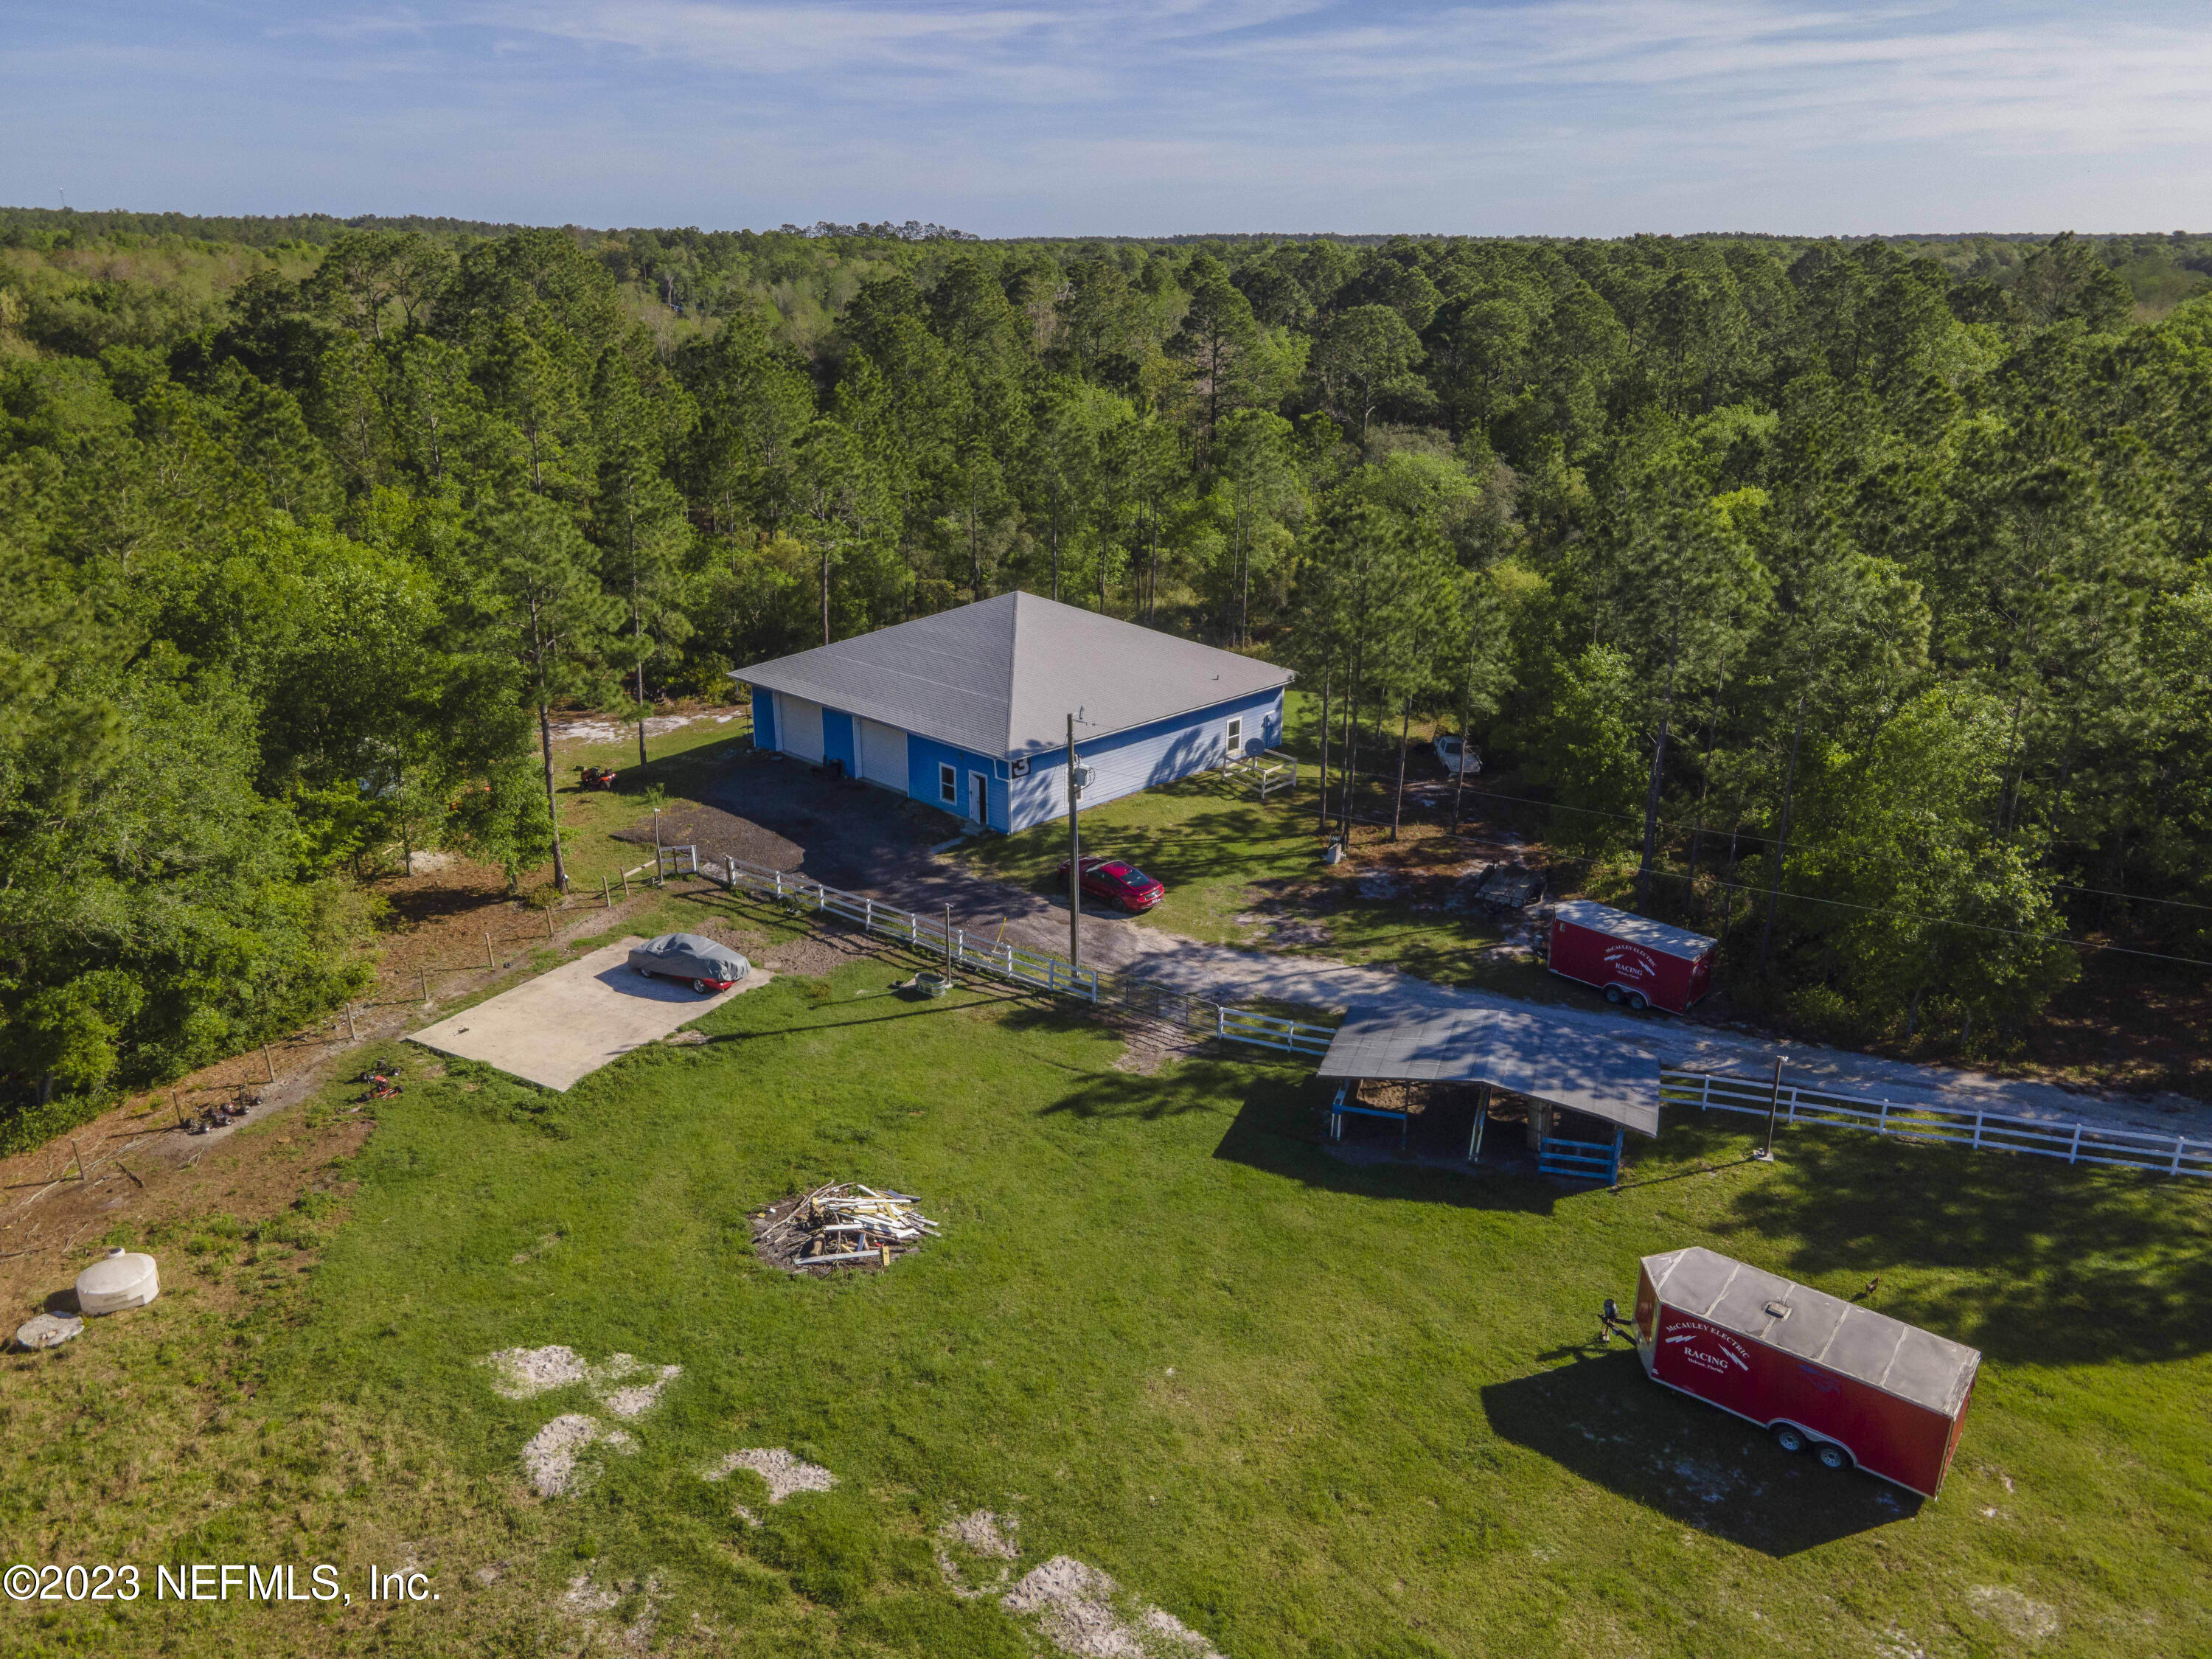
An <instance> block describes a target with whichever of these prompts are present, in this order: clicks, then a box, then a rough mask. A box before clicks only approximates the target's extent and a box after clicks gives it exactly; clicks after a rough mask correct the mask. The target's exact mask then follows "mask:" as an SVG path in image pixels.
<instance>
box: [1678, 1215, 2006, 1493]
mask: <svg viewBox="0 0 2212 1659" xmlns="http://www.w3.org/2000/svg"><path fill="white" fill-rule="evenodd" d="M1636 1351H1637V1352H1638V1355H1639V1356H1641V1357H1642V1358H1643V1361H1644V1371H1645V1372H1646V1374H1647V1375H1649V1376H1650V1377H1651V1379H1652V1380H1653V1381H1654V1382H1656V1383H1665V1384H1666V1385H1667V1386H1668V1388H1670V1389H1680V1390H1681V1391H1682V1392H1683V1393H1684V1394H1689V1395H1696V1396H1697V1397H1698V1398H1699V1399H1700V1400H1703V1401H1708V1402H1709V1403H1711V1404H1712V1405H1716V1406H1718V1407H1720V1408H1721V1409H1722V1410H1723V1411H1726V1412H1733V1413H1735V1415H1737V1416H1738V1417H1741V1418H1745V1419H1748V1420H1749V1421H1751V1422H1753V1423H1756V1424H1758V1425H1759V1426H1760V1427H1761V1428H1763V1429H1766V1430H1769V1431H1771V1432H1772V1434H1773V1436H1774V1437H1775V1440H1776V1441H1777V1442H1778V1443H1779V1444H1780V1445H1781V1446H1782V1448H1783V1449H1784V1450H1785V1451H1803V1450H1806V1449H1811V1450H1812V1451H1813V1452H1814V1454H1815V1455H1818V1456H1819V1458H1820V1462H1823V1463H1825V1464H1826V1465H1827V1466H1828V1467H1829V1468H1838V1469H1840V1468H1852V1467H1854V1466H1856V1467H1857V1468H1862V1469H1864V1470H1865V1471H1866V1472H1867V1473H1868V1474H1878V1475H1880V1476H1881V1478H1882V1479H1883V1480H1894V1481H1895V1482H1896V1483H1897V1484H1898V1485H1899V1486H1904V1487H1906V1488H1908V1489H1910V1490H1911V1491H1913V1492H1921V1493H1924V1494H1925V1495H1926V1496H1928V1497H1929V1498H1933V1497H1934V1496H1935V1495H1936V1492H1938V1491H1940V1490H1941V1489H1942V1485H1943V1475H1944V1472H1945V1471H1946V1470H1948V1468H1950V1467H1951V1454H1952V1452H1953V1450H1954V1449H1955V1448H1956V1447H1957V1446H1958V1443H1959V1430H1960V1426H1961V1425H1963V1424H1964V1423H1965V1422H1966V1402H1967V1401H1969V1400H1970V1399H1971V1398H1972V1396H1973V1392H1974V1374H1975V1372H1976V1371H1977V1370H1978V1369H1979V1368H1980V1366H1981V1363H1982V1356H1981V1355H1980V1354H1979V1353H1978V1352H1976V1351H1975V1350H1974V1349H1972V1348H1969V1347H1967V1346H1965V1345H1964V1344H1962V1343H1958V1342H1954V1341H1952V1340H1950V1339H1948V1337H1941V1336H1937V1335H1936V1334H1934V1333H1933V1332H1930V1331H1923V1330H1922V1329H1921V1328H1919V1327H1917V1326H1916V1325H1908V1324H1906V1323H1905V1322H1904V1321H1902V1320H1899V1319H1892V1318H1891V1317H1889V1316H1888V1315H1887V1314H1878V1313H1875V1311H1873V1310H1871V1309H1869V1308H1862V1307H1858V1306H1857V1305H1855V1304H1851V1303H1849V1302H1845V1301H1844V1300H1842V1299H1841V1298H1840V1297H1832V1296H1829V1295H1827V1294H1826V1293H1825V1292H1823V1291H1814V1290H1808V1289H1807V1288H1806V1287H1805V1286H1804V1285H1797V1284H1793V1283H1792V1282H1790V1280H1789V1279H1784V1278H1782V1277H1780V1276H1779V1275H1778V1274H1776V1273H1764V1272H1762V1271H1760V1270H1759V1268H1757V1267H1747V1266H1746V1265H1745V1264H1744V1263H1742V1262H1741V1261H1730V1260H1729V1258H1728V1257H1727V1256H1724V1255H1715V1254H1714V1253H1713V1252H1712V1251H1711V1250H1707V1249H1699V1248H1697V1247H1695V1246H1692V1248H1690V1249H1682V1250H1673V1251H1669V1252H1668V1254H1667V1255H1647V1256H1645V1257H1644V1272H1643V1274H1642V1277H1641V1279H1640V1280H1639V1282H1638V1285H1637V1287H1636Z"/></svg>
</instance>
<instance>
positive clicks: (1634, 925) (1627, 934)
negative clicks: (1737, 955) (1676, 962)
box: [1553, 899, 1719, 962]
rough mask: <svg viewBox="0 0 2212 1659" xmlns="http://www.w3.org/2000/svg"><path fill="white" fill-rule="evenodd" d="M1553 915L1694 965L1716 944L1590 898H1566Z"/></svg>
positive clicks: (1592, 930) (1661, 922)
mask: <svg viewBox="0 0 2212 1659" xmlns="http://www.w3.org/2000/svg"><path fill="white" fill-rule="evenodd" d="M1553 915H1556V916H1558V917H1559V920H1560V921H1571V922H1572V923H1574V924H1575V926H1576V927H1587V928H1589V930H1590V931H1591V932H1592V933H1604V934H1606V935H1607V936H1608V937H1609V938H1613V939H1626V940H1627V941H1628V942H1629V943H1630V944H1632V945H1643V946H1644V948H1645V949H1647V950H1651V951H1659V952H1660V953H1661V954H1662V955H1664V956H1670V957H1682V958H1683V959H1684V960H1685V961H1688V962H1695V961H1696V960H1697V959H1698V958H1699V957H1701V956H1703V955H1705V952H1706V951H1710V950H1711V949H1712V948H1713V946H1714V945H1716V944H1717V943H1719V941H1718V940H1717V939H1707V938H1706V937H1705V935H1704V934H1703V933H1692V932H1691V931H1690V930H1689V929H1688V928H1686V927H1668V925H1667V924H1666V923H1665V922H1663V921H1652V920H1651V918H1650V917H1649V916H1639V915H1637V914H1636V913H1635V912H1634V911H1632V910H1616V909H1614V908H1613V907H1612V906H1611V905H1609V904H1599V903H1596V902H1594V901H1592V900H1589V899H1568V900H1567V901H1565V902H1564V903H1561V904H1559V905H1558V906H1557V907H1555V908H1554V909H1553Z"/></svg>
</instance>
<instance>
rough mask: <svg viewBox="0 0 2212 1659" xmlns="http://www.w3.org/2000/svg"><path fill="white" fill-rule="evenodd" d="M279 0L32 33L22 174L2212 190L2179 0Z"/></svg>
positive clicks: (1550, 214)
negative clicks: (2120, 2) (2121, 11)
mask: <svg viewBox="0 0 2212 1659" xmlns="http://www.w3.org/2000/svg"><path fill="white" fill-rule="evenodd" d="M184 3H185V5H186V6H187V7H190V6H191V4H192V3H193V0H184ZM248 3H249V4H250V3H251V0H248ZM264 5H265V6H268V7H269V9H268V10H267V12H266V13H265V15H262V16H259V17H255V16H252V15H241V14H240V13H239V12H235V11H233V10H230V9H214V8H212V7H210V9H205V10H192V9H187V10H185V11H178V10H175V9H161V10H156V9H155V5H154V0H122V3H121V4H120V5H119V6H118V9H116V10H114V11H110V10H109V9H84V10H81V11H80V12H78V13H75V14H70V15H68V16H67V18H65V19H64V17H63V15H61V14H58V13H55V14H52V15H47V16H44V17H42V18H41V19H40V20H37V21H33V24H32V25H31V26H30V27H27V28H25V29H22V30H20V31H19V32H18V34H17V36H16V38H15V40H14V42H13V43H12V46H11V55H10V73H9V84H10V91H11V93H12V94H14V95H13V97H12V98H11V100H9V101H10V102H11V104H12V106H13V107H12V108H9V109H7V110H4V111H0V191H5V192H6V193H7V194H9V195H11V196H12V197H14V198H15V199H18V200H39V199H51V181H49V180H48V179H46V176H45V170H46V168H47V167H49V165H50V164H57V165H58V163H60V162H66V165H67V169H68V170H69V171H70V175H71V177H72V178H81V177H82V175H83V174H84V173H87V172H91V173H94V174H95V175H96V176H98V177H99V178H100V179H103V180H106V181H110V182H108V183H107V185H106V191H107V193H108V194H109V196H110V197H111V199H117V200H122V199H125V198H126V197H128V198H131V199H137V200H141V201H145V200H146V192H147V191H148V190H149V189H155V188H158V187H159V181H161V180H163V179H178V178H189V179H192V180H193V181H194V189H195V191H196V193H197V192H199V191H203V190H204V188H205V187H206V186H205V184H204V181H206V180H209V179H214V180H217V181H221V180H222V179H225V178H229V179H234V180H236V181H238V185H239V187H240V189H241V191H242V190H243V189H245V188H246V187H249V186H250V188H251V189H252V190H253V191H257V192H260V193H261V195H262V196H263V197H264V204H265V197H266V195H267V194H268V193H269V192H278V193H285V192H289V204H303V203H302V201H301V195H300V192H301V191H313V192H314V193H315V195H317V196H318V197H325V196H326V194H327V192H328V191H329V190H330V188H331V183H332V181H333V180H348V181H349V182H350V184H351V185H353V187H354V188H355V190H356V199H358V192H360V191H373V192H374V195H375V196H376V197H377V200H378V202H379V204H380V205H381V206H385V207H394V206H399V205H403V204H404V205H412V203H411V202H407V201H405V200H404V198H407V197H410V192H416V191H437V192H439V199H438V200H437V202H436V203H435V206H436V207H437V208H438V209H440V210H445V211H452V212H465V213H471V214H480V215H483V216H520V217H533V218H538V219H545V218H552V219H563V218H580V219H590V220H592V221H593V222H610V221H615V222H641V221H645V220H658V221H659V222H702V223H703V222H722V223H743V222H750V223H754V224H759V223H763V222H769V223H773V222H777V221H778V220H779V219H781V218H784V217H790V218H799V219H805V218H811V217H814V216H817V215H823V216H835V217H840V218H849V217H857V216H864V215H865V216H884V215H889V216H892V217H897V218H904V217H908V216H921V217H933V218H937V219H939V220H940V221H944V222H959V223H963V224H966V225H969V226H970V227H972V228H978V229H983V230H987V231H992V232H997V233H1002V234H1010V233H1012V232H1016V231H1019V230H1022V229H1025V228H1036V229H1041V230H1042V229H1051V230H1058V231H1074V230H1081V229H1085V228H1095V229H1100V230H1124V231H1128V230H1149V229H1162V228H1203V227H1205V226H1206V225H1209V224H1211V225H1216V226H1218V225H1223V224H1243V225H1256V224H1262V223H1272V224H1273V225H1275V226H1277V227H1279V228H1297V227H1301V226H1304V227H1315V226H1334V227H1339V228H1387V227H1389V226H1392V225H1397V226H1407V227H1415V228H1434V229H1521V228H1529V229H1534V228H1543V229H1553V230H1577V229H1583V230H1588V231H1590V232H1592V233H1598V232H1601V231H1603V230H1606V229H1609V228H1619V227H1620V226H1621V225H1622V224H1623V223H1627V224H1635V223H1638V222H1649V221H1648V220H1646V221H1639V220H1638V216H1639V215H1646V216H1656V218H1657V219H1658V220H1659V222H1658V223H1656V224H1654V225H1653V227H1652V228H1693V227H1695V226H1699V225H1704V226H1711V225H1716V224H1734V225H1739V226H1741V227H1743V228H1838V229H1842V228H1877V227H1875V226H1872V225H1869V223H1868V221H1869V220H1870V219H1872V220H1880V219H1882V218H1884V217H1885V216H1891V217H1890V218H1889V222H1890V223H1891V224H1893V225H1894V224H1898V223H1911V224H1917V225H1921V226H1926V225H1933V224H1938V223H1942V222H1954V223H1963V222H1971V223H1975V224H1979V225H1984V226H1987V225H1992V224H2001V223H2004V222H2021V218H2022V216H2027V220H2028V221H2029V222H2036V223H2041V224H2048V225H2055V224H2057V223H2060V222H2077V223H2082V224H2083V228H2092V227H2091V223H2090V220H2091V219H2092V218H2097V219H2103V220H2104V222H2105V223H2106V224H2110V223H2112V222H2114V221H2112V220H2110V219H2105V218H2104V216H2106V215H2119V216H2121V217H2120V218H2119V219H2118V221H2117V222H2118V223H2122V224H2126V223H2129V222H2134V221H2140V222H2154V221H2156V222H2171V221H2173V220H2176V219H2180V220H2184V221H2186V220H2191V219H2195V220H2198V221H2202V220H2203V219H2205V218H2206V217H2207V216H2208V215H2207V211H2206V210H2207V209H2208V208H2212V194H2208V187H2207V185H2206V184H2205V183H2204V182H2203V181H2204V180H2206V179H2212V98H2207V97H2206V96H2204V94H2203V88H2204V87H2206V86H2207V85H2208V84H2212V14H2208V13H2205V12H2204V11H2203V10H2202V9H2196V8H2182V7H2179V6H2177V5H2169V6H2168V7H2167V8H2166V9H2163V10H2160V9H2157V8H2155V7H2152V8H2148V9H2147V8H2146V7H2144V6H2141V5H2138V6H2136V7H2132V8H2130V9H2129V10H2128V11H2127V13H2126V14H2125V15H2119V16H2116V15H2114V13H2113V11H2112V9H2092V8H2091V7H2090V6H2088V5H2087V0H2068V3H2064V4H2059V3H2057V0H2040V3H2039V4H2022V3H2015V0H1964V3H1918V4H1913V3H1892V4H1885V5H1881V6H1875V7H1864V8H1860V7H1849V8H1847V7H1844V6H1841V5H1838V4H1835V3H1832V0H1831V3H1826V4H1792V3H1789V0H1526V3H1503V4H1468V5H1459V6H1450V7H1444V8H1427V9H1421V8H1415V7H1411V6H1408V5H1406V4H1404V3H1402V0H1388V3H1386V0H1362V3H1358V4H1348V3H1341V0H1328V3H1322V0H1218V3H1206V0H1102V3H1091V0H981V3H975V4H972V5H971V4H959V3H952V0H874V3H852V0H457V3H454V4H453V5H451V6H441V7H439V8H437V9H429V8H427V7H415V8H409V7H406V6H404V5H401V6H395V5H392V4H390V3H383V0H378V3H374V4H372V5H369V6H366V7H354V8H350V9H319V8H318V6H317V4H316V3H315V0H302V3H300V4H298V5H294V6H288V7H286V8H285V9H283V10H282V11H278V10H277V9H275V8H274V6H273V5H270V4H269V0H264ZM19 140H20V141H21V142H18V141H19ZM27 170H28V171H27ZM33 174H35V176H33ZM19 176H21V178H22V184H21V187H17V186H16V184H15V181H16V179H18V177H19ZM126 186H127V188H126ZM92 188H94V193H95V194H98V193H100V191H99V189H98V187H96V186H93V187H92ZM71 199H73V200H75V199H79V193H78V191H77V190H76V189H74V188H73V189H72V197H71ZM198 199H199V201H200V203H201V204H202V205H205V206H207V207H209V208H210V209H216V208H222V207H227V206H234V205H235V203H234V202H233V203H228V204H226V203H222V202H210V201H208V200H206V199H205V197H204V195H200V196H199V197H198ZM1885 203H1887V204H1888V206H1887V208H1885V206H1884V204H1885ZM147 204H149V205H153V204H159V203H155V202H151V201H148V202H147ZM313 204H314V205H325V201H322V200H318V201H316V202H314V203H313ZM329 205H332V206H343V205H344V204H343V203H329ZM422 205H424V206H426V207H427V206H429V205H431V204H429V203H428V202H427V201H426V202H424V203H423V204H422ZM1823 213H1826V214H1830V215H1833V216H1836V217H1833V218H1831V219H1830V220H1828V221H1826V222H1820V221H1819V220H1818V218H1817V216H1819V215H1820V214H1823ZM1845 217H1849V218H1850V220H1851V222H1850V223H1846V222H1844V218H1845ZM1808 220H1811V221H1813V222H1808Z"/></svg>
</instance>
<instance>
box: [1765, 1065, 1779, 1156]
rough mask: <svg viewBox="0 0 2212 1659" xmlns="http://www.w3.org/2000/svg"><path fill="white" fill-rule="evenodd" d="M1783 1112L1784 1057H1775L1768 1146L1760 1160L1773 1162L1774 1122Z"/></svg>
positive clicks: (1769, 1101) (1767, 1137) (1767, 1125)
mask: <svg viewBox="0 0 2212 1659" xmlns="http://www.w3.org/2000/svg"><path fill="white" fill-rule="evenodd" d="M1781 1110H1782V1056H1781V1055H1780V1054H1777V1055H1775V1057H1774V1092H1773V1094H1772V1095H1771V1096H1770V1097H1768V1099H1767V1102H1766V1146H1765V1149H1764V1150H1763V1151H1761V1152H1760V1153H1759V1158H1761V1159H1762V1160H1764V1161H1766V1162H1770V1163H1771V1161H1772V1160H1773V1158H1774V1120H1775V1118H1776V1116H1777V1115H1778V1114H1779V1113H1780V1112H1781Z"/></svg>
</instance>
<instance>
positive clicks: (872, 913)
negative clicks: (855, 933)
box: [860, 899, 876, 933]
mask: <svg viewBox="0 0 2212 1659" xmlns="http://www.w3.org/2000/svg"><path fill="white" fill-rule="evenodd" d="M860 902H861V904H862V905H864V906H865V907H866V908H865V910H864V911H863V912H862V915H864V916H865V918H866V920H864V921H862V922H861V923H860V927H861V928H862V929H863V930H864V931H865V932H867V933H874V932H875V931H876V902H875V900H873V899H862V900H861V901H860Z"/></svg>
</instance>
